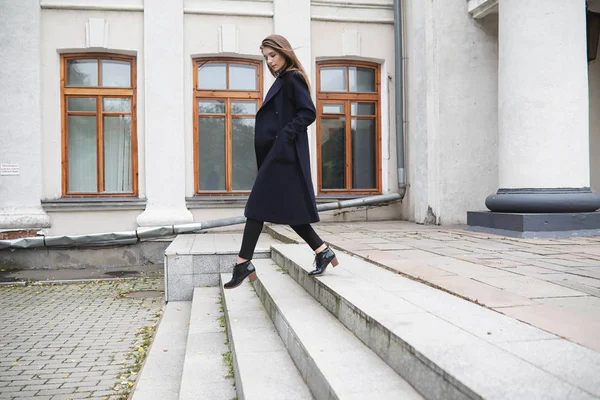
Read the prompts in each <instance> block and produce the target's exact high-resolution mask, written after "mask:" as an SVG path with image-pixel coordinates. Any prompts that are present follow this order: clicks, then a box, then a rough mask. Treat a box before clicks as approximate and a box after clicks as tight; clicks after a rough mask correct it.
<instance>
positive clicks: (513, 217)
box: [467, 211, 600, 238]
mask: <svg viewBox="0 0 600 400" xmlns="http://www.w3.org/2000/svg"><path fill="white" fill-rule="evenodd" d="M467 230H468V231H472V232H485V233H491V234H495V235H503V236H511V237H518V238H559V237H574V236H596V235H600V212H583V213H536V214H533V213H501V212H493V211H491V212H490V211H468V212H467Z"/></svg>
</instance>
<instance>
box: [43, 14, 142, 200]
mask: <svg viewBox="0 0 600 400" xmlns="http://www.w3.org/2000/svg"><path fill="white" fill-rule="evenodd" d="M88 18H104V20H105V21H106V22H107V23H108V46H109V48H108V49H93V48H86V40H85V25H86V22H87V20H88ZM143 21H144V18H143V13H141V12H122V11H86V10H77V11H74V10H52V9H44V10H42V25H41V31H42V46H41V55H40V57H41V64H42V85H41V93H42V150H43V151H42V154H43V157H42V165H43V168H42V171H41V173H42V177H43V187H42V190H43V192H42V193H43V194H42V199H45V200H48V199H58V198H60V197H61V196H62V189H61V109H60V54H61V53H73V52H77V53H83V52H94V51H96V52H117V53H124V54H129V55H135V56H137V82H138V89H137V135H138V166H139V178H138V182H139V189H140V197H144V196H145V185H144V177H145V170H144V162H143V161H144V85H143V82H144V62H143V61H144V57H143V50H144V37H143V33H144V31H143Z"/></svg>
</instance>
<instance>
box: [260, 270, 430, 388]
mask: <svg viewBox="0 0 600 400" xmlns="http://www.w3.org/2000/svg"><path fill="white" fill-rule="evenodd" d="M254 264H255V266H256V268H257V270H258V277H259V278H258V280H257V281H256V282H255V286H254V287H255V288H256V292H257V294H258V296H259V297H260V299H261V300H262V302H263V305H264V307H265V309H266V310H267V312H268V313H269V316H270V317H271V320H272V321H273V322H274V325H275V328H276V329H277V331H278V333H279V335H280V337H281V339H282V341H283V343H284V345H285V347H286V348H287V350H288V352H289V354H290V355H291V357H292V359H293V360H294V363H295V364H296V366H297V367H298V370H299V371H300V374H301V375H302V377H303V378H304V381H305V382H306V384H307V385H308V387H309V388H310V390H311V392H312V394H313V396H314V397H315V398H316V399H319V400H322V399H343V400H346V399H356V400H359V399H360V400H365V399H405V400H411V399H423V397H422V396H421V395H420V394H418V393H417V392H416V391H415V390H414V389H413V388H412V387H411V386H410V385H409V384H408V383H407V382H406V381H404V380H403V379H402V378H401V377H400V376H398V374H396V373H395V372H394V371H393V370H392V369H391V368H390V367H389V366H388V365H386V364H385V363H384V362H383V361H382V360H381V359H380V358H379V357H378V356H377V355H376V354H374V353H373V352H372V351H371V350H369V349H368V348H367V347H366V346H365V345H364V344H363V343H362V342H361V341H360V340H358V339H357V338H356V336H354V335H353V334H352V333H351V332H350V331H349V330H348V329H346V328H345V327H344V326H343V325H342V324H341V323H340V322H339V321H338V320H337V319H335V317H334V316H333V315H331V314H330V313H329V312H327V310H326V309H325V308H323V307H322V306H321V305H320V304H319V303H317V301H316V300H315V299H314V298H312V297H311V296H310V295H309V294H308V293H307V292H306V291H305V290H304V289H303V288H302V287H300V286H299V285H298V284H297V283H296V282H294V281H293V279H291V278H290V277H289V276H288V275H287V274H285V273H282V271H281V270H280V269H278V267H277V266H276V265H275V264H274V263H273V262H272V261H271V260H256V261H255V262H254Z"/></svg>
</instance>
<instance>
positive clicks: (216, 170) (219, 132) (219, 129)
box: [198, 117, 225, 190]
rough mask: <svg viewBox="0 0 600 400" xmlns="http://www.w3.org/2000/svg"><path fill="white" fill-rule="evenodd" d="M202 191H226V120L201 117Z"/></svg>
mask: <svg viewBox="0 0 600 400" xmlns="http://www.w3.org/2000/svg"><path fill="white" fill-rule="evenodd" d="M198 131H199V134H200V145H199V146H200V153H199V154H200V190H225V118H223V117H200V118H199V121H198Z"/></svg>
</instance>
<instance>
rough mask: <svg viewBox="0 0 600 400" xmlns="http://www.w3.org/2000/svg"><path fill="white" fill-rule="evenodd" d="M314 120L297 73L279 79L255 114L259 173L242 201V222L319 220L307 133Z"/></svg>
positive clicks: (303, 221) (309, 103)
mask: <svg viewBox="0 0 600 400" xmlns="http://www.w3.org/2000/svg"><path fill="white" fill-rule="evenodd" d="M315 116H316V114H315V105H314V103H313V101H312V99H311V97H310V92H309V90H308V86H307V85H306V83H305V82H304V79H303V78H302V75H301V74H300V73H299V72H297V71H287V72H284V73H283V74H281V75H279V76H278V77H277V79H276V80H275V83H273V86H271V89H269V92H268V93H267V97H266V98H265V100H264V102H263V105H262V107H261V108H260V109H259V110H258V112H257V113H256V125H255V135H254V149H255V151H256V161H257V164H258V175H257V177H256V181H255V182H254V186H253V187H252V192H251V193H250V197H249V198H248V202H247V203H246V210H245V213H244V215H245V216H246V218H251V219H255V220H258V221H266V222H274V223H277V224H287V225H302V224H309V223H312V222H317V221H319V214H318V213H317V207H316V203H315V193H314V191H313V186H312V178H311V173H310V151H309V147H308V133H307V127H308V126H309V125H310V124H312V123H313V122H314V120H315Z"/></svg>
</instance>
